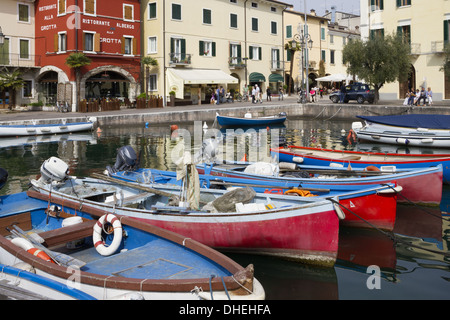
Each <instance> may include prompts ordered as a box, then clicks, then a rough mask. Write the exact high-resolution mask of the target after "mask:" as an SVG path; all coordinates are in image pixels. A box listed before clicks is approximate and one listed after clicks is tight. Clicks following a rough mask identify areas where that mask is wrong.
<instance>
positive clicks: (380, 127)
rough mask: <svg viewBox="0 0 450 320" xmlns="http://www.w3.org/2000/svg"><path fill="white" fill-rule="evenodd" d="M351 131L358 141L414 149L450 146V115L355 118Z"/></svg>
mask: <svg viewBox="0 0 450 320" xmlns="http://www.w3.org/2000/svg"><path fill="white" fill-rule="evenodd" d="M357 117H358V118H360V119H362V120H364V124H362V123H361V122H354V123H353V124H352V130H353V131H354V132H355V133H356V136H357V138H358V139H361V140H367V141H373V142H380V143H388V144H397V145H408V146H416V147H434V148H449V147H450V126H449V123H450V116H449V115H441V114H438V115H436V114H405V115H395V116H372V117H366V116H357Z"/></svg>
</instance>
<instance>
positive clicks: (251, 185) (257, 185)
mask: <svg viewBox="0 0 450 320" xmlns="http://www.w3.org/2000/svg"><path fill="white" fill-rule="evenodd" d="M209 183H210V184H216V185H222V186H239V187H245V186H247V187H259V188H271V189H292V188H293V187H281V186H273V185H272V186H270V185H259V184H251V183H237V182H236V183H235V182H224V181H214V180H211V181H210V182H209ZM296 188H298V189H301V190H307V191H317V192H330V189H322V188H304V187H302V186H299V187H296Z"/></svg>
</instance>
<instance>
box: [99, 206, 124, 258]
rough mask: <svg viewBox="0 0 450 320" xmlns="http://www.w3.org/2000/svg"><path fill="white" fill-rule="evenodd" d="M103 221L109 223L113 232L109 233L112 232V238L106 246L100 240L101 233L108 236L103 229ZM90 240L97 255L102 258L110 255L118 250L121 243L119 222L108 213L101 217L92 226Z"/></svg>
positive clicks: (120, 225)
mask: <svg viewBox="0 0 450 320" xmlns="http://www.w3.org/2000/svg"><path fill="white" fill-rule="evenodd" d="M105 221H106V222H109V223H110V224H111V225H112V227H113V231H111V232H110V233H112V232H114V238H113V241H112V243H111V244H110V245H106V243H105V241H104V240H103V238H102V231H105V233H107V234H110V233H108V232H107V231H106V230H105V229H104V226H105V224H106V222H105ZM92 239H93V242H94V246H95V249H96V250H97V252H98V253H100V254H101V255H102V256H109V255H112V254H113V253H114V252H116V251H117V249H119V246H120V243H121V241H122V224H121V223H120V220H119V219H117V217H116V216H115V215H113V214H110V213H107V214H105V215H103V216H101V217H100V219H98V221H97V222H96V223H95V225H94V232H93V234H92Z"/></svg>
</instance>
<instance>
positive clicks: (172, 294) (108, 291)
mask: <svg viewBox="0 0 450 320" xmlns="http://www.w3.org/2000/svg"><path fill="white" fill-rule="evenodd" d="M88 212H89V213H88ZM110 227H112V228H110ZM0 234H1V235H0V263H1V264H3V265H5V266H12V267H15V268H17V267H20V266H23V265H26V266H27V270H29V269H30V268H31V269H32V270H33V271H34V272H35V273H36V274H37V275H39V276H42V277H44V278H51V279H53V280H55V281H58V282H60V283H63V284H65V285H72V286H73V287H75V288H77V289H79V290H81V291H82V292H84V293H86V294H88V295H89V296H92V297H94V298H96V299H199V298H203V299H210V298H213V299H227V298H230V299H262V298H264V290H263V288H262V286H261V285H260V284H259V282H258V281H257V280H256V279H254V278H253V266H252V265H250V266H249V267H247V268H243V267H241V266H240V265H239V264H237V263H236V262H234V261H233V260H231V259H229V258H228V257H226V256H224V255H222V254H220V253H219V252H217V251H215V250H213V249H211V248H209V247H207V246H205V245H203V244H200V243H198V242H196V241H194V240H192V239H190V238H186V237H185V236H181V235H179V234H176V233H173V232H170V231H167V230H164V229H160V228H158V227H155V226H152V225H150V224H146V223H143V222H142V221H139V220H136V219H131V218H129V217H121V216H118V215H114V214H111V213H110V214H107V212H105V211H102V210H99V209H93V208H90V207H89V206H83V208H81V207H80V204H79V203H74V202H72V201H70V200H67V199H62V200H60V199H56V198H52V197H51V196H50V197H48V196H46V195H44V194H40V193H38V192H36V191H32V190H29V191H28V192H21V193H17V194H12V195H6V196H2V197H0Z"/></svg>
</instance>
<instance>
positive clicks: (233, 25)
mask: <svg viewBox="0 0 450 320" xmlns="http://www.w3.org/2000/svg"><path fill="white" fill-rule="evenodd" d="M230 27H231V28H237V14H234V13H231V14H230Z"/></svg>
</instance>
